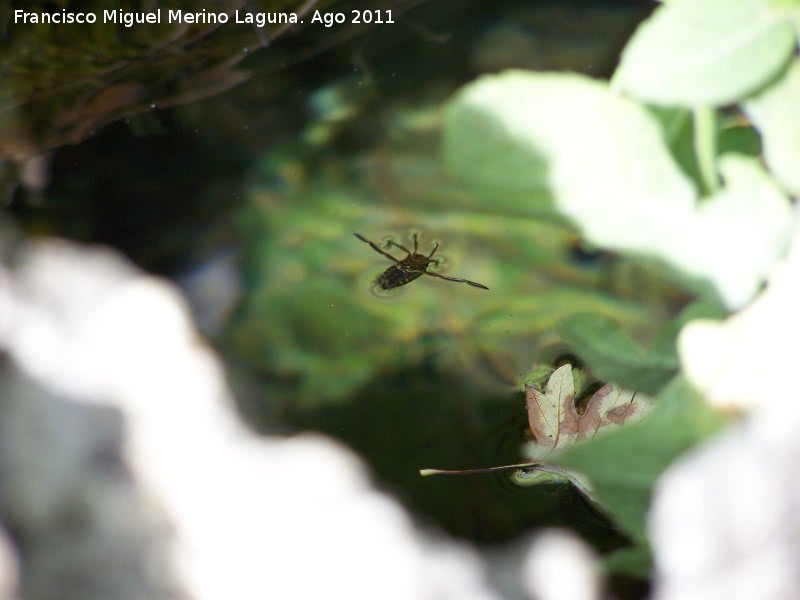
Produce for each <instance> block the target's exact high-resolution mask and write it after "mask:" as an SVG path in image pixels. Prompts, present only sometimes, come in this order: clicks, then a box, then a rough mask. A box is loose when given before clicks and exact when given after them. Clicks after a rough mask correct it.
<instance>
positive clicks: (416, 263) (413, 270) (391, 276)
mask: <svg viewBox="0 0 800 600" xmlns="http://www.w3.org/2000/svg"><path fill="white" fill-rule="evenodd" d="M352 234H353V235H354V236H356V237H357V238H358V239H360V240H361V241H362V242H364V243H367V244H369V245H370V247H371V248H372V249H373V250H375V252H379V253H380V254H383V255H384V256H385V257H386V258H388V259H389V260H391V261H392V262H393V263H394V264H393V265H392V266H391V267H389V268H388V269H386V270H385V271H384V272H383V273H382V274H381V276H380V277H378V285H379V286H380V287H381V289H384V290H390V289H392V288H396V287H400V286H401V285H405V284H407V283H411V282H412V281H414V280H415V279H417V278H418V277H421V276H422V275H430V276H431V277H438V278H439V279H446V280H447V281H456V282H459V283H466V284H469V285H471V286H473V287H477V288H481V289H482V290H488V289H489V288H488V287H486V286H485V285H481V284H480V283H476V282H474V281H469V280H468V279H461V278H458V277H447V276H446V275H439V274H438V273H431V272H430V271H428V265H430V264H431V263H434V264H438V262H439V261H438V260H437V259H435V258H431V257H432V256H433V253H434V252H436V249H437V248H438V247H439V244H438V243H436V244H434V246H433V250H431V253H430V254H429V255H428V256H425V255H424V254H417V234H416V233H415V234H414V235H413V236H412V239H413V240H414V251H413V252H411V251H409V250H408V248H405V247H404V246H401V245H400V244H398V243H397V242H393V241H391V240H389V241H388V242H387V244H389V245H390V246H397V247H398V248H400V250H402V251H403V252H405V253H406V257H405V258H404V259H402V260H397V259H396V258H395V257H394V256H392V255H391V254H389V253H388V252H384V251H383V250H381V249H380V248H379V247H378V245H377V244H376V243H375V242H373V241H370V240H368V239H367V238H365V237H364V236H363V235H361V234H360V233H356V232H355V231H353V232H352Z"/></svg>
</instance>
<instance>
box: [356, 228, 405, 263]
mask: <svg viewBox="0 0 800 600" xmlns="http://www.w3.org/2000/svg"><path fill="white" fill-rule="evenodd" d="M350 233H352V234H353V235H354V236H356V237H357V238H358V239H360V240H361V241H362V242H364V243H365V244H369V246H370V248H372V249H373V250H375V252H377V253H379V254H383V255H384V256H385V257H386V258H388V259H389V260H391V261H392V262H395V263H399V262H400V261H399V260H397V259H396V258H395V257H394V256H392V255H391V254H389V253H388V252H384V251H383V250H381V249H380V248H379V247H378V244H376V243H375V242H373V241H372V240H368V239H367V238H365V237H364V236H363V235H361V234H360V233H357V232H355V231H351V232H350Z"/></svg>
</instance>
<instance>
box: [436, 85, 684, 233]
mask: <svg viewBox="0 0 800 600" xmlns="http://www.w3.org/2000/svg"><path fill="white" fill-rule="evenodd" d="M444 123H445V128H444V144H443V148H444V159H445V163H446V165H447V166H448V168H449V169H450V170H451V172H452V173H453V174H454V175H455V176H456V177H457V178H458V179H459V180H460V181H462V182H464V183H466V184H468V185H469V186H470V190H471V191H473V192H476V193H479V194H483V195H484V196H485V197H487V198H488V199H489V200H490V201H491V202H492V206H494V204H495V203H496V202H497V201H498V200H497V198H498V197H500V196H502V195H504V194H505V195H511V196H513V198H514V202H516V203H517V205H518V206H517V210H518V211H527V212H529V213H533V212H541V211H542V210H546V209H547V207H548V206H552V203H553V202H555V203H556V204H557V206H556V208H557V210H558V211H559V212H560V213H561V214H564V215H565V216H567V217H572V218H573V219H578V218H579V217H580V215H581V214H587V213H592V214H593V218H595V219H600V220H603V221H605V220H607V219H610V220H614V219H616V217H608V218H607V219H604V218H603V216H602V215H603V211H604V210H605V208H606V207H607V206H609V205H611V204H615V203H619V202H622V203H625V204H627V203H628V202H630V203H631V204H636V205H638V206H639V209H638V210H637V212H638V213H640V212H642V211H645V212H649V211H652V208H647V207H646V206H645V205H644V203H643V202H642V201H643V199H650V201H652V202H655V203H656V204H658V205H659V206H679V207H680V206H683V207H684V208H685V209H688V207H690V206H691V204H692V202H693V199H694V190H693V188H692V185H691V183H690V182H689V180H688V179H687V178H686V177H685V176H684V175H683V174H682V173H681V172H680V170H679V169H678V167H677V165H676V164H675V163H674V162H673V160H672V158H671V157H670V155H669V152H668V150H667V149H666V147H665V146H664V143H663V141H662V133H661V131H660V128H659V126H658V122H657V121H656V120H655V119H654V118H653V117H652V115H650V114H649V113H648V112H647V111H646V110H644V109H642V108H641V107H639V106H637V105H636V104H634V103H633V102H631V101H629V100H627V99H625V98H621V97H619V96H617V95H615V94H611V93H610V92H609V91H608V86H607V84H605V83H603V82H600V81H595V80H592V79H590V78H588V77H584V76H581V75H576V74H567V73H563V74H562V73H541V74H533V73H529V72H524V71H507V72H505V73H503V74H500V75H494V76H484V77H481V78H480V79H478V81H477V82H476V83H474V84H471V85H468V86H466V87H465V88H463V90H462V91H461V92H459V93H458V94H457V95H456V96H455V98H454V99H453V100H452V101H451V102H450V103H449V105H448V106H447V108H446V112H445V117H444ZM637 216H638V215H637V214H634V215H633V218H636V217H637ZM644 236H646V234H643V237H644Z"/></svg>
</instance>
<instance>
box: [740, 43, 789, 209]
mask: <svg viewBox="0 0 800 600" xmlns="http://www.w3.org/2000/svg"><path fill="white" fill-rule="evenodd" d="M798 107H800V59H795V60H794V61H792V65H791V67H790V68H789V70H788V71H787V73H786V74H785V75H784V77H783V78H782V79H781V80H780V81H778V82H777V83H775V84H774V85H772V86H770V87H769V88H767V89H766V90H764V92H763V93H762V94H760V95H759V96H757V97H755V98H752V99H751V100H748V101H747V102H746V103H745V104H744V110H745V112H746V113H747V116H748V117H750V119H751V120H752V121H753V123H754V124H755V125H756V127H757V128H758V130H759V131H760V132H761V137H762V140H763V144H764V158H765V159H766V162H767V165H768V166H769V167H770V169H771V170H772V172H773V173H775V176H776V177H777V179H778V180H779V181H780V182H781V183H782V184H783V186H784V187H785V188H786V189H787V190H788V191H789V192H791V193H792V194H800V118H798Z"/></svg>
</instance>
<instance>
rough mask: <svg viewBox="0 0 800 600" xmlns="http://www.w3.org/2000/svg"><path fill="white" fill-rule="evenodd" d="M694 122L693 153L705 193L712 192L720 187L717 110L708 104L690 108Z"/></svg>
mask: <svg viewBox="0 0 800 600" xmlns="http://www.w3.org/2000/svg"><path fill="white" fill-rule="evenodd" d="M692 119H693V122H694V153H695V157H696V159H697V167H698V169H699V170H700V179H701V183H702V185H703V192H704V193H705V195H709V196H710V195H711V194H714V193H715V192H716V191H717V190H719V188H720V182H719V177H718V176H717V169H716V159H717V112H716V110H715V109H714V108H712V107H710V106H698V107H695V108H694V109H693V110H692Z"/></svg>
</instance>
